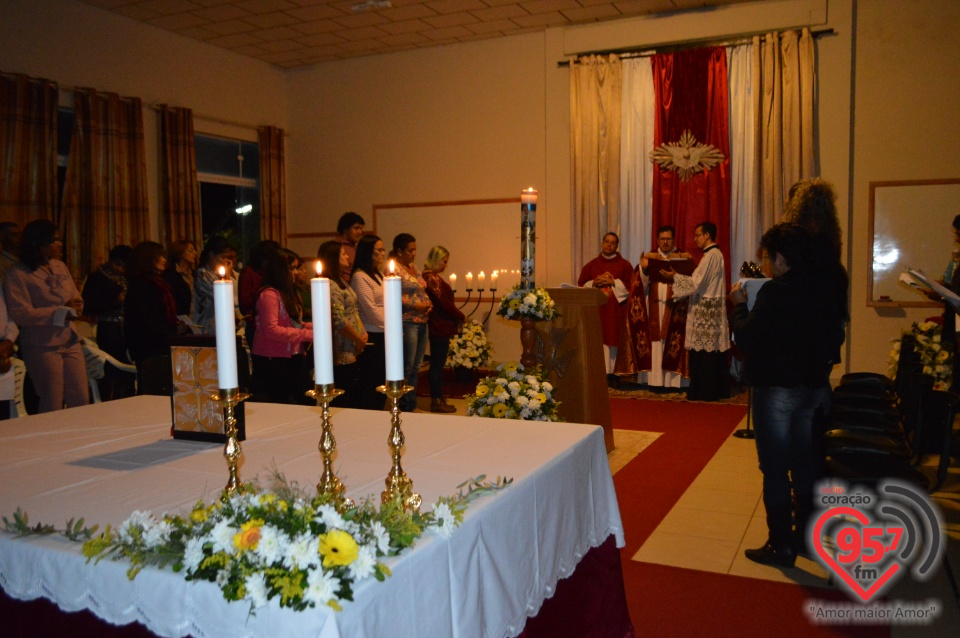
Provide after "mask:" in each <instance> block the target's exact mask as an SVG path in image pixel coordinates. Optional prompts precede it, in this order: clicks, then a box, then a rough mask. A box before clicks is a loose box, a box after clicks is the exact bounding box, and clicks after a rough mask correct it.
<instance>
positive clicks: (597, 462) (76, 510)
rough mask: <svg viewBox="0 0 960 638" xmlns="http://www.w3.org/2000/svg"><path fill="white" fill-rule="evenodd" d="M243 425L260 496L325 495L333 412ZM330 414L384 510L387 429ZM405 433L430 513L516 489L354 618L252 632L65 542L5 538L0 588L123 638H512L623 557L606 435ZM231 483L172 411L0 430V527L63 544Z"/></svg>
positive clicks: (396, 569) (261, 613)
mask: <svg viewBox="0 0 960 638" xmlns="http://www.w3.org/2000/svg"><path fill="white" fill-rule="evenodd" d="M246 409H247V417H246V418H247V422H246V433H247V440H246V441H245V442H244V443H243V459H242V465H241V478H242V479H243V480H245V481H250V480H251V479H253V478H254V477H256V476H259V478H260V482H261V484H264V483H267V482H268V480H267V479H268V476H269V475H270V473H271V472H272V471H273V469H276V470H278V471H279V472H281V473H282V474H283V475H285V476H286V478H287V479H288V480H290V481H297V482H299V484H300V485H302V486H307V487H311V489H312V486H313V485H315V484H316V482H317V480H318V478H319V475H320V472H321V470H322V466H321V462H320V456H319V452H318V451H317V444H318V441H319V438H320V420H319V409H318V408H312V407H303V406H285V405H274V404H258V403H249V404H247V406H246ZM333 415H334V416H333V423H334V433H335V436H336V439H337V454H338V456H337V462H336V467H337V470H338V474H339V476H340V477H341V479H342V480H343V481H344V483H345V484H346V486H347V494H348V496H350V497H352V498H354V499H360V498H363V497H365V496H368V495H373V496H375V497H376V498H377V499H379V495H380V492H381V491H382V490H383V487H384V478H385V476H386V474H387V473H388V471H389V469H390V466H391V461H390V453H389V449H388V447H387V433H388V431H389V427H390V424H389V414H388V413H386V412H369V411H359V410H333ZM402 418H403V430H404V434H405V435H406V451H405V454H404V456H403V467H404V470H406V472H407V474H408V475H409V476H410V478H411V479H412V480H413V482H414V488H415V490H416V491H418V492H419V493H420V494H421V495H422V496H423V499H424V507H423V509H424V510H427V509H430V508H432V506H433V503H435V502H436V499H437V498H438V497H439V496H445V495H451V494H454V493H455V492H456V486H457V485H458V484H459V483H461V482H462V481H464V480H466V479H467V478H469V477H474V476H477V475H479V474H486V475H487V477H488V478H489V479H493V478H495V477H496V476H498V475H501V476H508V477H511V478H513V479H514V483H513V485H511V486H510V487H508V488H507V489H505V490H503V491H501V492H499V493H497V494H494V495H492V496H487V497H483V498H480V499H477V500H476V501H474V502H473V503H471V504H470V506H469V509H468V510H467V513H466V516H465V519H464V522H463V524H462V525H461V526H460V527H459V528H457V529H456V530H455V531H454V533H453V535H452V536H451V537H450V538H448V539H444V538H442V537H441V536H439V535H438V534H436V532H433V531H431V532H428V533H426V534H425V535H424V536H423V537H422V538H421V539H420V540H419V541H418V542H417V544H416V545H415V546H414V547H413V548H412V549H408V550H407V551H405V552H404V553H402V554H401V555H400V556H397V557H392V558H387V559H385V560H384V561H383V562H385V564H387V565H388V566H389V568H390V570H391V571H392V574H393V575H392V576H391V577H389V578H387V579H386V581H385V582H378V581H376V580H375V579H372V578H371V579H368V580H366V581H363V582H362V583H360V584H359V585H358V586H357V587H356V588H355V590H354V601H353V602H345V603H344V608H343V611H341V612H334V611H333V610H331V609H328V608H325V607H324V608H316V609H309V610H307V611H305V612H294V611H291V610H289V609H282V608H280V607H279V605H278V604H277V600H276V599H275V600H272V601H270V603H269V604H268V605H267V606H266V607H263V608H260V609H258V610H257V611H256V613H255V614H254V615H249V614H248V612H249V605H248V604H247V603H245V602H234V603H228V602H227V601H225V600H224V599H223V597H222V594H221V592H220V590H219V589H218V588H217V586H216V585H215V584H213V583H207V582H187V581H186V580H184V578H183V576H182V574H176V573H174V572H173V571H172V570H169V569H166V570H161V569H154V568H148V569H144V570H143V571H142V572H140V574H139V575H138V576H137V577H136V579H135V580H133V581H130V580H128V579H127V577H126V574H125V571H126V569H127V567H128V564H127V563H126V562H122V561H121V562H113V561H109V560H104V561H102V562H100V563H87V562H86V561H85V559H84V558H83V556H82V554H81V552H80V545H79V544H78V543H73V542H70V541H68V540H66V539H64V538H62V537H57V536H52V537H42V538H37V537H31V538H21V539H16V538H14V537H13V536H12V535H11V534H7V533H0V587H2V589H3V590H4V592H5V593H6V595H7V596H9V597H10V598H13V599H17V600H22V601H29V600H34V599H37V598H45V599H48V600H50V601H53V603H55V604H56V605H57V606H58V607H59V608H60V609H62V610H64V611H76V610H82V609H87V610H90V611H91V612H92V613H93V614H95V615H96V616H98V617H99V618H102V619H104V620H106V621H107V622H109V623H113V624H117V625H122V624H127V623H132V622H139V623H142V624H143V625H145V626H146V627H147V628H148V629H149V630H150V631H151V632H153V633H154V634H157V635H161V636H185V635H192V636H197V637H201V636H230V637H231V638H232V637H239V636H271V637H272V636H284V637H293V636H318V637H322V638H327V637H331V638H333V637H338V636H351V637H352V636H368V637H377V636H431V637H433V636H515V635H517V634H519V633H521V632H522V631H523V630H524V626H525V624H526V621H527V618H528V617H529V616H534V615H535V614H536V613H537V612H538V610H540V608H541V605H543V604H544V600H545V599H547V598H549V597H551V596H552V595H553V594H554V591H555V589H556V587H557V585H558V581H560V579H564V578H566V577H568V576H570V575H571V574H572V573H573V572H574V569H575V568H576V567H577V564H578V562H580V560H581V558H582V557H583V556H584V555H585V554H587V553H588V551H590V550H591V548H599V547H600V546H601V545H604V546H609V548H610V549H612V547H613V543H611V542H607V543H606V544H605V541H608V538H609V539H610V540H611V541H613V542H615V544H616V546H617V547H622V546H623V544H624V539H623V530H622V525H621V521H620V513H619V509H618V506H617V499H616V494H615V492H614V488H613V481H612V478H611V476H610V469H609V466H608V463H607V457H606V453H605V450H604V441H603V433H602V431H601V429H600V428H598V427H596V426H589V425H581V424H566V423H553V424H544V423H533V422H523V421H502V420H496V419H484V418H466V417H457V416H448V415H433V414H404V415H403V417H402ZM226 479H227V470H226V463H225V461H224V458H223V446H222V445H217V444H211V443H202V442H193V441H183V440H174V439H171V438H170V402H169V399H168V398H165V397H148V396H143V397H134V398H130V399H124V400H121V401H113V402H107V403H100V404H96V405H91V406H85V407H81V408H74V409H71V410H67V411H63V412H57V413H51V414H43V415H36V416H31V417H28V418H25V419H16V420H12V421H5V422H0V514H2V515H4V516H7V517H8V518H10V517H11V515H12V514H13V512H14V510H15V509H16V508H17V507H20V508H22V509H23V511H25V512H27V513H28V514H29V517H30V522H31V524H36V523H38V522H43V523H49V524H54V525H56V526H58V527H61V528H62V527H63V525H64V523H65V521H66V520H67V519H69V518H79V517H85V519H86V522H87V524H88V525H90V524H93V523H95V522H96V523H100V524H101V526H103V525H104V524H106V523H110V524H112V525H114V526H116V525H119V524H120V523H122V522H123V521H124V520H126V518H127V517H128V516H129V515H130V513H131V512H132V511H134V510H150V511H153V512H155V513H157V514H160V513H162V512H168V511H169V512H181V513H185V512H187V511H189V509H190V507H191V506H192V505H193V504H194V503H195V502H196V501H197V500H198V499H199V498H201V497H202V498H203V499H204V500H206V501H210V500H212V499H215V498H217V496H218V495H219V492H220V490H221V489H222V488H223V486H224V484H225V483H226ZM595 551H597V550H594V552H595ZM594 552H591V555H592V554H593V553H594ZM585 562H587V561H585ZM616 562H617V565H616V568H617V570H618V573H619V561H616ZM571 580H572V579H571ZM568 582H569V581H568ZM561 584H562V583H561ZM619 589H620V590H619V592H615V596H619V597H620V598H623V591H622V580H621V581H620V588H619ZM2 622H3V621H2V620H0V623H2ZM626 625H627V626H628V627H629V618H627V619H626ZM630 633H631V632H630V630H628V631H627V634H628V635H629V634H630Z"/></svg>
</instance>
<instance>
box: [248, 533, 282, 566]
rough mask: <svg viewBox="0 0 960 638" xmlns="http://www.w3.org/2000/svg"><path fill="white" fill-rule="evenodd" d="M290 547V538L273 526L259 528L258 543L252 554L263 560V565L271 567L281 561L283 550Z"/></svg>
mask: <svg viewBox="0 0 960 638" xmlns="http://www.w3.org/2000/svg"><path fill="white" fill-rule="evenodd" d="M289 545H290V538H289V537H288V536H287V535H286V534H284V533H283V532H281V531H280V530H278V529H277V528H276V527H274V526H273V525H264V526H263V527H261V528H260V541H259V542H258V543H257V548H256V549H255V550H254V552H255V553H256V554H257V555H258V556H259V557H260V558H261V559H263V562H264V564H266V565H273V564H274V563H279V562H280V561H281V560H282V559H283V552H284V548H285V547H287V546H289Z"/></svg>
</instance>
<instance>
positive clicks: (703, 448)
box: [610, 399, 890, 638]
mask: <svg viewBox="0 0 960 638" xmlns="http://www.w3.org/2000/svg"><path fill="white" fill-rule="evenodd" d="M610 410H611V413H612V416H613V426H614V427H615V428H617V429H624V430H642V431H646V432H663V435H662V436H660V437H659V438H658V439H657V440H656V441H655V442H654V443H653V444H651V445H650V447H648V448H647V449H646V450H644V451H643V452H642V453H641V454H640V455H639V456H638V457H637V458H635V459H634V460H632V461H631V462H630V463H628V464H627V466H626V467H624V468H623V469H622V470H620V471H619V472H617V474H616V475H615V476H614V485H615V486H616V489H617V499H618V500H619V502H620V515H621V517H622V518H623V525H624V530H625V534H626V546H625V547H624V548H623V549H622V550H620V556H621V562H622V564H623V577H624V582H625V585H626V590H627V603H628V605H629V608H630V616H631V619H632V620H633V626H634V628H635V630H636V632H637V635H638V636H657V637H658V638H660V637H669V636H705V637H706V636H709V637H711V638H713V637H717V638H722V637H725V636H731V637H734V636H735V637H737V638H740V637H742V636H777V637H778V638H785V637H789V636H805V637H806V636H813V637H820V636H871V637H881V636H884V637H885V636H889V635H890V632H889V628H887V627H864V626H847V627H844V626H816V625H811V624H810V623H809V622H808V621H807V619H806V618H805V617H804V615H803V603H804V601H805V600H806V599H807V598H819V599H827V600H847V598H846V597H845V596H844V595H843V594H842V593H839V592H836V591H833V590H829V589H819V588H817V589H805V588H803V587H800V586H798V585H791V584H784V583H774V582H770V581H764V580H758V579H755V578H744V577H741V576H729V575H726V574H716V573H710V572H701V571H694V570H689V569H681V568H677V567H667V566H664V565H654V564H650V563H640V562H636V561H633V560H631V557H632V556H633V555H634V554H635V553H636V552H637V550H639V549H640V547H641V545H643V542H644V541H645V540H646V539H647V537H649V536H650V534H651V533H652V532H653V530H654V529H656V527H657V525H659V523H660V521H661V520H663V518H664V517H665V516H666V515H667V513H668V512H669V511H670V509H671V508H672V507H673V505H674V503H676V502H677V500H678V499H679V498H680V496H682V495H683V493H684V492H685V491H686V490H687V488H688V487H689V486H690V484H691V483H692V482H693V480H694V479H695V478H696V477H697V475H698V474H700V471H701V470H702V469H703V467H704V466H705V465H706V464H707V462H708V461H709V460H710V459H711V458H712V457H713V455H714V454H715V453H716V451H717V449H719V447H720V445H721V444H722V443H723V442H724V441H725V440H726V438H727V437H728V436H730V434H731V433H732V432H733V430H734V429H735V428H736V427H737V425H738V424H739V423H740V420H741V419H742V418H743V416H744V415H745V414H746V408H745V407H743V406H732V405H711V404H707V403H688V402H680V403H677V402H671V401H636V400H629V399H611V400H610Z"/></svg>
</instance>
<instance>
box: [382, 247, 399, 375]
mask: <svg viewBox="0 0 960 638" xmlns="http://www.w3.org/2000/svg"><path fill="white" fill-rule="evenodd" d="M383 332H384V347H385V348H386V351H387V354H386V358H387V381H403V288H402V286H401V284H400V277H399V276H398V275H395V274H394V267H393V260H391V261H390V272H389V273H388V274H387V276H386V277H384V278H383Z"/></svg>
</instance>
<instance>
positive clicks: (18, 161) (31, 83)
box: [0, 75, 58, 226]
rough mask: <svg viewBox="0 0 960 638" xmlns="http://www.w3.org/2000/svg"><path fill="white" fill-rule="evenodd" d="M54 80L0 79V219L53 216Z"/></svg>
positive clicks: (21, 220) (55, 208) (47, 217)
mask: <svg viewBox="0 0 960 638" xmlns="http://www.w3.org/2000/svg"><path fill="white" fill-rule="evenodd" d="M57 101H58V91H57V85H56V83H55V82H52V81H50V80H44V79H40V78H30V77H27V76H26V75H0V221H9V222H16V223H17V224H18V225H20V226H23V225H24V224H26V223H27V222H29V221H32V220H34V219H50V220H56V218H57V215H56V213H57Z"/></svg>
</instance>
